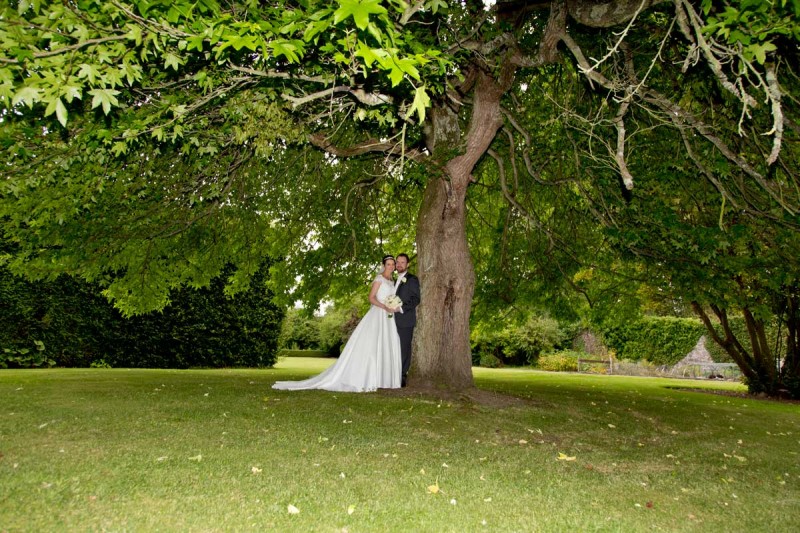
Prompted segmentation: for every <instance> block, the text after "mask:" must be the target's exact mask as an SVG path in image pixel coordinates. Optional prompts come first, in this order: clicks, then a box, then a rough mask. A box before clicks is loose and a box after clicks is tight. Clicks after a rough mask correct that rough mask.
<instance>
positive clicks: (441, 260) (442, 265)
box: [409, 72, 510, 390]
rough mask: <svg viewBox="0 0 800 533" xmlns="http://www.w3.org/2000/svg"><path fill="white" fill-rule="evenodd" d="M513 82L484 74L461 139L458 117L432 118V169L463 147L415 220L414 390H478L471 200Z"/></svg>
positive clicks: (441, 112)
mask: <svg viewBox="0 0 800 533" xmlns="http://www.w3.org/2000/svg"><path fill="white" fill-rule="evenodd" d="M509 81H510V80H509V79H508V77H507V76H504V75H501V76H500V77H499V80H495V79H494V78H492V77H491V76H490V75H489V74H486V73H483V72H481V73H479V74H478V78H477V81H476V84H475V87H474V92H473V107H472V115H471V117H470V122H469V129H468V131H467V132H466V134H464V135H462V133H461V128H460V125H459V123H458V115H457V113H456V112H455V111H454V110H452V109H450V108H448V107H446V106H440V107H436V108H434V109H432V110H431V122H430V125H429V139H428V147H429V150H431V152H432V153H433V158H432V160H433V161H437V160H439V161H442V159H439V158H437V156H439V155H441V154H442V153H445V152H450V151H452V150H453V149H454V148H457V147H461V150H460V152H461V153H460V154H459V155H457V156H455V157H452V156H451V158H449V159H447V158H445V159H444V161H446V162H445V164H444V165H443V166H441V167H439V171H438V173H437V174H436V175H433V176H432V177H431V178H430V179H429V181H428V184H427V186H426V189H425V195H424V199H423V202H422V206H421V207H420V211H419V217H418V219H417V251H418V254H419V255H418V257H419V260H418V275H419V279H420V287H421V303H420V306H419V308H418V310H417V317H418V318H417V327H416V330H415V332H414V352H413V359H412V368H411V372H410V376H409V384H410V386H412V387H415V388H431V387H433V388H446V389H451V390H464V389H468V388H471V387H472V386H473V381H472V355H471V349H470V340H469V332H470V329H469V317H470V310H471V305H472V296H473V293H474V289H475V272H474V269H473V266H472V258H471V256H470V253H469V247H468V244H467V234H466V203H465V200H466V195H467V188H468V186H469V184H470V183H471V181H472V170H473V169H474V168H475V165H476V164H477V163H478V161H479V159H480V158H481V157H482V156H483V154H484V153H486V151H487V150H488V148H489V145H490V144H491V142H492V139H494V137H495V135H496V134H497V131H498V129H499V128H500V126H501V125H502V123H503V120H502V114H501V112H500V98H501V96H502V94H503V92H504V91H505V90H506V88H507V87H503V84H504V83H503V82H505V83H508V82H509Z"/></svg>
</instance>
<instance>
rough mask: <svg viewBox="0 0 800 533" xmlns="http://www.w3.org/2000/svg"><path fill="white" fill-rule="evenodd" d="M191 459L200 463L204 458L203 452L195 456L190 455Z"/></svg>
mask: <svg viewBox="0 0 800 533" xmlns="http://www.w3.org/2000/svg"><path fill="white" fill-rule="evenodd" d="M189 460H190V461H197V462H198V463H199V462H200V461H202V460H203V454H200V453H198V454H197V455H195V456H194V457H189Z"/></svg>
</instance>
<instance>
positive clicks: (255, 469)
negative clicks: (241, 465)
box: [250, 466, 262, 474]
mask: <svg viewBox="0 0 800 533" xmlns="http://www.w3.org/2000/svg"><path fill="white" fill-rule="evenodd" d="M250 471H251V472H252V473H254V474H260V473H261V472H262V470H261V469H260V468H258V467H257V466H254V467H253V468H251V469H250Z"/></svg>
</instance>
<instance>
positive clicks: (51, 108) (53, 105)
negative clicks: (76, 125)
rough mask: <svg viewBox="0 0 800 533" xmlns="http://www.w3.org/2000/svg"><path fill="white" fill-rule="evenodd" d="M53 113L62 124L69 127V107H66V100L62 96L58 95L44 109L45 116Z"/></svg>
mask: <svg viewBox="0 0 800 533" xmlns="http://www.w3.org/2000/svg"><path fill="white" fill-rule="evenodd" d="M53 113H55V114H56V118H57V119H58V121H59V122H60V123H61V125H62V126H64V127H67V108H66V107H64V102H62V101H61V98H60V97H56V98H55V99H54V100H51V101H50V103H48V104H47V109H45V110H44V116H46V117H49V116H50V115H52V114H53Z"/></svg>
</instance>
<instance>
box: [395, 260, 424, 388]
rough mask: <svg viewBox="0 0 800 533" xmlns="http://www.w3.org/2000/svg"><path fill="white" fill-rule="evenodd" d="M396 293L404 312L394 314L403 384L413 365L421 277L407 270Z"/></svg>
mask: <svg viewBox="0 0 800 533" xmlns="http://www.w3.org/2000/svg"><path fill="white" fill-rule="evenodd" d="M395 294H396V295H397V296H398V298H400V299H401V300H402V301H403V312H402V313H400V312H397V313H395V314H394V320H395V324H396V325H397V333H398V334H399V335H400V354H401V355H402V358H403V374H402V376H403V385H405V383H406V376H407V375H408V369H409V368H410V367H411V341H412V339H413V338H414V326H416V325H417V306H418V305H419V279H418V278H417V276H415V275H414V274H412V273H410V272H408V271H406V275H405V277H404V278H403V280H402V281H401V282H400V285H398V286H397V290H396V291H395Z"/></svg>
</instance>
